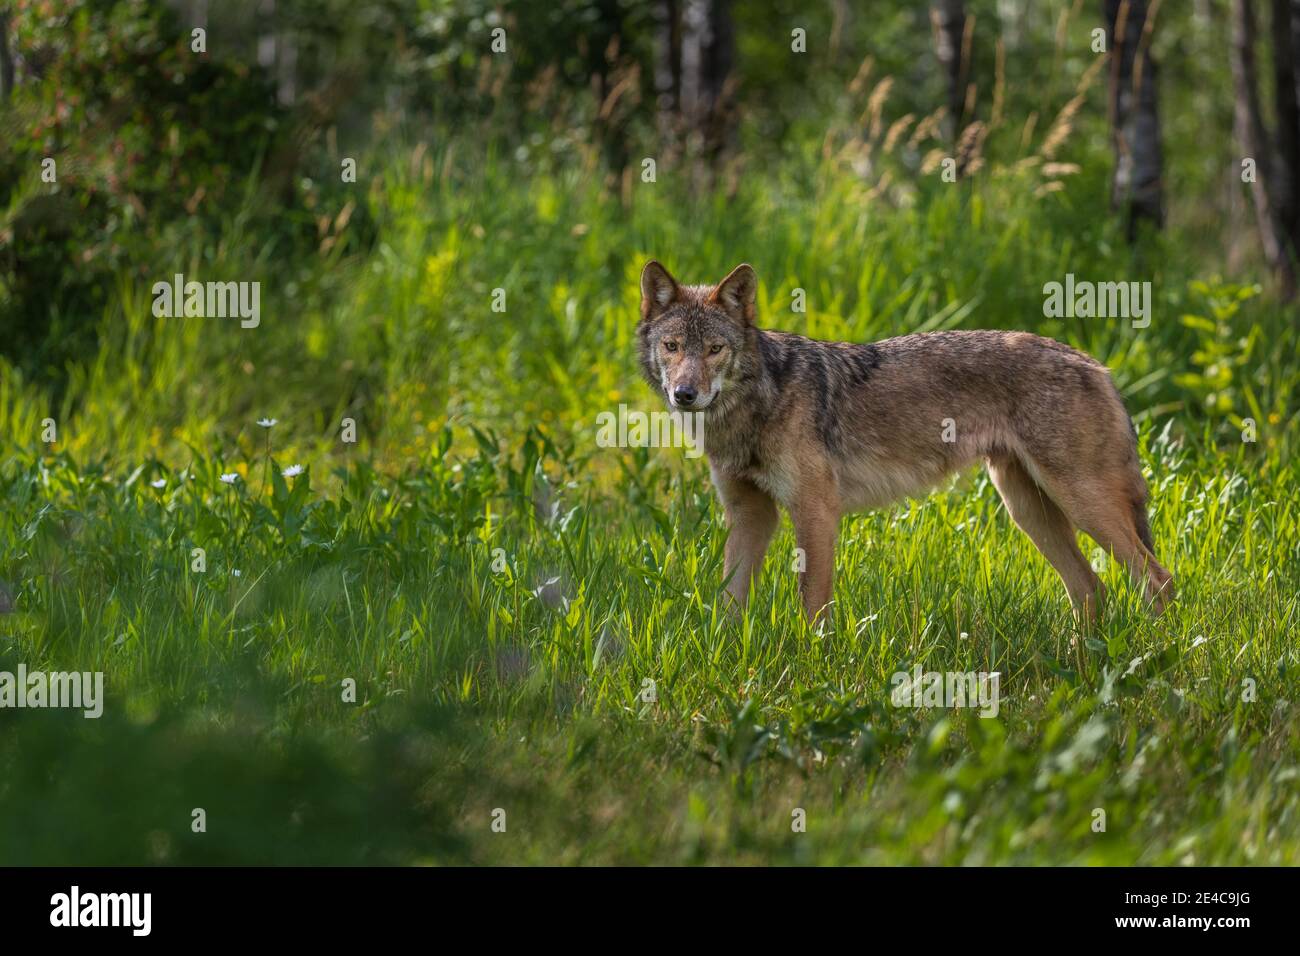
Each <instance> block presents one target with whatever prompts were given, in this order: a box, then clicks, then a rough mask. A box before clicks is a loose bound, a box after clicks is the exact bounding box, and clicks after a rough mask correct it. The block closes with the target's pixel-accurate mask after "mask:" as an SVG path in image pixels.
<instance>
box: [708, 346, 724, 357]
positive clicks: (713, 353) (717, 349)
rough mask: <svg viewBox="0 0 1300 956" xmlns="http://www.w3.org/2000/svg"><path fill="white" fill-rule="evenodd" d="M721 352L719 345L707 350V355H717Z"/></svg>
mask: <svg viewBox="0 0 1300 956" xmlns="http://www.w3.org/2000/svg"><path fill="white" fill-rule="evenodd" d="M721 351H722V346H721V345H714V346H712V347H711V348H710V349H709V354H710V355H717V354H718V353H719V352H721Z"/></svg>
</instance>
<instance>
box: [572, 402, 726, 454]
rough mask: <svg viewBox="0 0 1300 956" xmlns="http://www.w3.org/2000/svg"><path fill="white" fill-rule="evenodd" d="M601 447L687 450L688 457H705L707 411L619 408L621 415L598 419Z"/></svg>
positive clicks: (607, 415)
mask: <svg viewBox="0 0 1300 956" xmlns="http://www.w3.org/2000/svg"><path fill="white" fill-rule="evenodd" d="M596 427H597V429H598V431H597V432H596V444H597V445H599V446H600V447H601V448H685V449H686V457H687V458H699V457H700V456H701V455H703V454H704V413H703V412H681V411H671V412H638V411H635V410H634V411H628V407H627V406H626V405H620V406H618V414H617V415H616V414H614V413H613V412H601V413H600V414H599V415H597V416H596Z"/></svg>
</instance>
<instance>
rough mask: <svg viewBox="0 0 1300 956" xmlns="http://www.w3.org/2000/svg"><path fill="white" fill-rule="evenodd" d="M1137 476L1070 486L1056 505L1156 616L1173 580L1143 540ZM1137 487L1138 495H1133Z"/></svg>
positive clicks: (1142, 497)
mask: <svg viewBox="0 0 1300 956" xmlns="http://www.w3.org/2000/svg"><path fill="white" fill-rule="evenodd" d="M1141 481H1142V478H1141V475H1138V476H1137V478H1136V482H1135V481H1134V480H1133V476H1131V475H1128V476H1124V477H1123V478H1119V477H1116V478H1114V479H1112V480H1109V481H1104V480H1093V481H1089V482H1084V481H1079V480H1076V481H1075V482H1074V483H1073V486H1072V487H1071V488H1070V489H1068V490H1067V491H1065V492H1063V495H1064V498H1063V501H1062V504H1063V505H1064V506H1065V510H1066V512H1067V513H1068V514H1069V515H1070V517H1071V518H1072V519H1073V520H1074V522H1075V523H1076V524H1077V525H1078V526H1079V527H1080V528H1082V529H1083V531H1085V532H1086V533H1087V534H1088V535H1089V537H1091V538H1092V539H1093V540H1094V541H1096V542H1097V544H1099V545H1101V547H1102V549H1103V550H1105V551H1108V552H1109V553H1110V554H1112V555H1113V556H1114V557H1115V559H1116V560H1118V561H1119V562H1121V563H1122V564H1123V565H1124V567H1125V568H1127V569H1128V572H1129V575H1130V576H1131V577H1132V578H1133V581H1134V582H1135V583H1136V584H1138V585H1139V586H1140V587H1143V588H1144V589H1145V592H1146V598H1147V601H1148V602H1149V603H1150V605H1151V609H1152V611H1154V612H1155V613H1156V614H1160V613H1161V612H1163V611H1164V609H1165V607H1166V605H1167V604H1168V603H1169V602H1170V601H1172V600H1173V597H1174V580H1173V575H1171V574H1170V573H1169V572H1168V571H1167V570H1166V569H1165V568H1164V567H1163V566H1162V565H1161V564H1160V562H1159V561H1157V560H1156V556H1155V554H1154V552H1152V550H1151V548H1150V547H1148V545H1147V544H1146V542H1145V541H1144V540H1143V538H1144V537H1146V538H1148V539H1149V538H1150V534H1151V533H1150V531H1149V530H1147V528H1146V501H1145V499H1146V494H1145V485H1144V484H1138V483H1140V482H1141ZM1135 487H1137V488H1139V489H1140V490H1138V491H1135V490H1134V488H1135Z"/></svg>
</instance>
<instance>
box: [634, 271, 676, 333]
mask: <svg viewBox="0 0 1300 956" xmlns="http://www.w3.org/2000/svg"><path fill="white" fill-rule="evenodd" d="M679 291H680V290H679V289H678V287H677V280H676V279H674V278H673V277H672V276H670V275H669V274H668V270H667V269H665V268H664V267H663V266H661V265H660V264H659V263H658V262H656V261H655V260H654V259H651V260H650V261H649V262H647V263H646V264H645V268H644V269H642V270H641V317H642V318H644V319H648V318H650V316H652V315H654V314H655V313H656V312H658V311H660V310H661V309H663V308H665V307H667V306H668V304H669V303H670V302H672V301H673V300H674V299H676V298H677V294H678V292H679Z"/></svg>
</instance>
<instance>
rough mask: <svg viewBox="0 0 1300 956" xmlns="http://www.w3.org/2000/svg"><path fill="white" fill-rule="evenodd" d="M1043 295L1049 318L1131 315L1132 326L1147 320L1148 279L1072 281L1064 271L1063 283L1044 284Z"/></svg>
mask: <svg viewBox="0 0 1300 956" xmlns="http://www.w3.org/2000/svg"><path fill="white" fill-rule="evenodd" d="M1043 295H1044V296H1046V299H1045V300H1044V301H1043V315H1045V316H1047V317H1048V318H1049V319H1076V318H1077V319H1093V318H1097V319H1132V320H1133V328H1135V329H1145V328H1146V327H1147V326H1148V325H1150V324H1151V283H1150V282H1089V281H1087V280H1080V281H1075V278H1074V273H1073V272H1067V273H1066V274H1065V282H1064V283H1061V282H1048V283H1047V284H1046V285H1044V286H1043Z"/></svg>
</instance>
